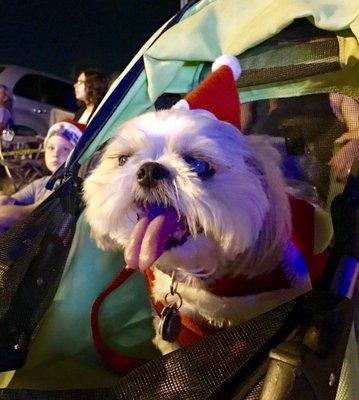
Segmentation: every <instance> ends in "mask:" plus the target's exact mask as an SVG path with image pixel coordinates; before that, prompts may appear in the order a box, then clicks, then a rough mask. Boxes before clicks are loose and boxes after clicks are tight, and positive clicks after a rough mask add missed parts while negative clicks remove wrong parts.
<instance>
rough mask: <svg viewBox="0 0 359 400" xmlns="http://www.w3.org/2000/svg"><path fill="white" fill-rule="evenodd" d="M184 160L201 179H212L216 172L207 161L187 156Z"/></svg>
mask: <svg viewBox="0 0 359 400" xmlns="http://www.w3.org/2000/svg"><path fill="white" fill-rule="evenodd" d="M184 159H185V161H186V162H187V163H188V164H189V165H190V166H191V169H192V171H194V172H196V173H197V175H198V176H199V177H200V178H201V179H206V178H210V177H211V176H212V175H213V174H214V172H215V171H214V168H212V166H211V165H210V164H209V163H208V162H207V161H204V160H200V159H197V158H194V157H191V156H185V157H184Z"/></svg>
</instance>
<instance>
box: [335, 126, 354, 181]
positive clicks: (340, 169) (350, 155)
mask: <svg viewBox="0 0 359 400" xmlns="http://www.w3.org/2000/svg"><path fill="white" fill-rule="evenodd" d="M351 132H352V131H351ZM349 134H350V132H347V133H345V134H344V135H348V136H349ZM344 135H342V136H341V137H343V136H344ZM348 136H347V137H348ZM356 157H359V139H352V140H349V141H348V142H347V143H346V144H345V145H344V146H343V147H342V148H341V149H340V150H338V151H337V152H336V153H335V154H334V156H333V157H332V159H331V160H330V161H329V165H330V167H331V168H332V171H333V173H334V175H335V176H336V178H337V179H339V180H343V179H346V178H347V177H348V175H349V172H350V168H351V166H352V164H353V162H354V160H355V158H356Z"/></svg>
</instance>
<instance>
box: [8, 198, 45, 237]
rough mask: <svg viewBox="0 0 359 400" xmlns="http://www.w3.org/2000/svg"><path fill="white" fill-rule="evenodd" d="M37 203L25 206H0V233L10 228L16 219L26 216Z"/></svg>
mask: <svg viewBox="0 0 359 400" xmlns="http://www.w3.org/2000/svg"><path fill="white" fill-rule="evenodd" d="M38 204H39V203H34V204H29V205H26V206H17V205H7V206H0V233H3V232H5V231H6V230H8V229H9V228H11V227H12V226H13V225H14V224H15V223H16V222H17V221H20V220H21V219H23V218H25V217H26V216H28V215H29V214H30V213H31V212H32V211H33V210H34V209H35V208H36V207H37V206H38Z"/></svg>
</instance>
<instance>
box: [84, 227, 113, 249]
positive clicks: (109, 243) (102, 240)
mask: <svg viewBox="0 0 359 400" xmlns="http://www.w3.org/2000/svg"><path fill="white" fill-rule="evenodd" d="M91 237H92V239H94V241H95V242H96V245H97V247H98V248H99V249H101V250H110V251H114V250H119V244H118V243H117V242H116V241H115V240H114V239H112V238H110V236H108V235H101V234H99V233H97V232H96V231H95V230H94V229H91Z"/></svg>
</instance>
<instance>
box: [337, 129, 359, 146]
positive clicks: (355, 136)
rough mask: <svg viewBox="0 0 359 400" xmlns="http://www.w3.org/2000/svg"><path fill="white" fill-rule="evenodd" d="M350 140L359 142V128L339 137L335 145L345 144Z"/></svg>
mask: <svg viewBox="0 0 359 400" xmlns="http://www.w3.org/2000/svg"><path fill="white" fill-rule="evenodd" d="M349 140H359V127H357V128H355V129H352V130H350V131H349V132H345V133H343V134H342V135H341V136H340V137H338V139H336V141H335V143H345V142H348V141H349Z"/></svg>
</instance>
